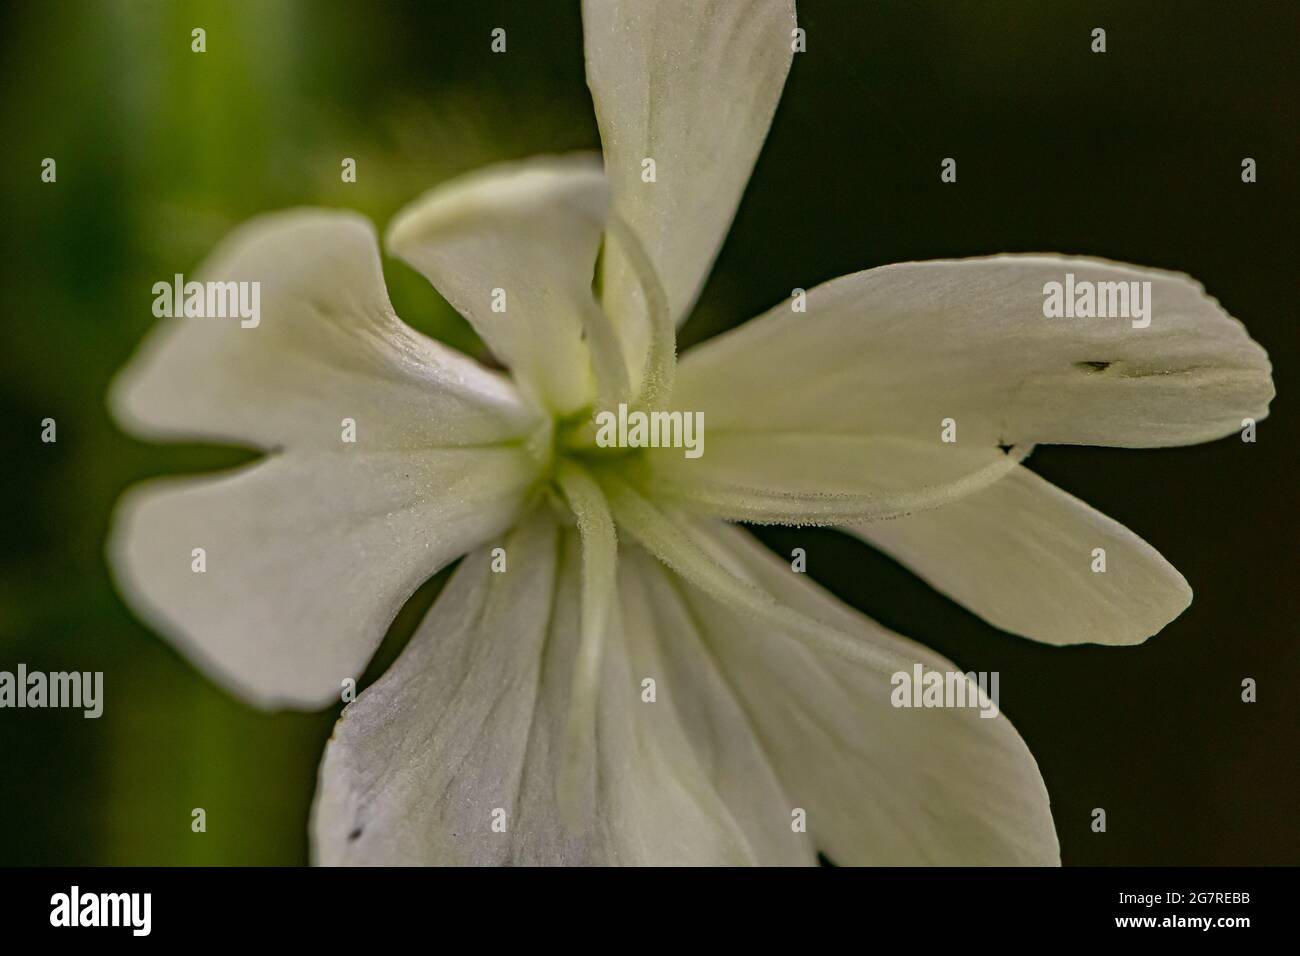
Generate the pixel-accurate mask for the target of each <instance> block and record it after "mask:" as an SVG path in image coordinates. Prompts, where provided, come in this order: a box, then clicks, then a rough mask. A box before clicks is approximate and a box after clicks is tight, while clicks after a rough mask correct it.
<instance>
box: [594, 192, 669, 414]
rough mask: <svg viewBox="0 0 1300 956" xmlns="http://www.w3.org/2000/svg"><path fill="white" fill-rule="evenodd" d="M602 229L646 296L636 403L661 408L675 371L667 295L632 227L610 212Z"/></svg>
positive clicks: (665, 403) (667, 396) (664, 402)
mask: <svg viewBox="0 0 1300 956" xmlns="http://www.w3.org/2000/svg"><path fill="white" fill-rule="evenodd" d="M605 228H606V230H607V231H608V232H609V233H610V234H611V235H612V236H614V238H615V239H617V240H618V243H619V247H620V248H621V249H622V250H623V255H624V256H625V257H626V259H627V261H628V264H629V265H630V266H631V267H632V271H633V272H634V273H635V274H636V278H637V283H638V284H639V285H640V287H641V294H642V295H644V296H645V304H646V318H647V320H648V321H649V323H650V343H649V348H647V349H646V356H645V365H644V367H643V368H642V372H641V388H640V391H639V392H638V395H637V401H636V404H639V405H641V406H643V407H645V408H663V407H665V406H666V405H667V404H668V399H669V397H670V396H671V395H672V391H673V376H674V375H675V374H676V371H677V329H676V328H675V327H674V326H673V316H672V313H671V312H670V311H669V309H668V296H667V294H666V293H665V292H664V288H663V286H662V285H661V284H660V282H659V273H658V272H656V271H655V267H654V263H652V262H651V261H650V257H649V256H648V255H647V254H646V251H645V247H644V246H643V245H641V240H640V239H639V238H637V234H636V233H635V232H634V231H633V230H632V227H631V226H629V225H628V224H627V223H626V222H624V221H623V219H622V218H621V217H620V216H619V215H618V213H611V214H610V217H609V222H607V223H606V224H605Z"/></svg>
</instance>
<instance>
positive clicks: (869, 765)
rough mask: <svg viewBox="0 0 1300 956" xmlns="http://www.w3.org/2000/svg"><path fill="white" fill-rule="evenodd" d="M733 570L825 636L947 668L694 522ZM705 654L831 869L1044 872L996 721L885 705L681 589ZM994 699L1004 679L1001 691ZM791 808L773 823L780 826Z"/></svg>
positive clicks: (863, 673)
mask: <svg viewBox="0 0 1300 956" xmlns="http://www.w3.org/2000/svg"><path fill="white" fill-rule="evenodd" d="M699 530H700V533H701V534H707V535H708V536H709V537H711V538H712V539H713V541H714V543H715V545H716V547H717V548H718V549H719V550H725V552H726V553H728V554H729V555H730V556H731V559H732V565H733V566H732V568H731V570H732V571H733V572H734V573H737V574H743V575H745V576H746V577H748V578H749V579H750V580H751V581H752V582H753V583H754V585H755V586H757V587H761V588H763V589H765V590H767V591H769V592H770V593H771V594H772V595H773V596H774V597H775V598H776V599H777V600H779V601H781V602H782V603H783V604H785V605H787V606H789V607H792V608H794V609H795V610H797V611H799V612H802V613H803V614H806V615H808V616H810V617H814V618H817V619H818V620H821V621H822V622H823V623H825V624H826V625H828V626H832V627H835V628H837V629H840V630H846V631H851V632H853V633H855V634H858V635H861V637H862V639H863V640H869V641H872V642H875V643H877V644H879V645H881V646H882V649H887V650H888V651H889V652H890V653H891V654H896V655H899V656H903V657H906V658H909V659H911V660H913V661H915V662H919V663H920V664H921V665H922V666H923V667H925V668H927V669H932V670H938V671H954V670H956V669H957V668H956V667H955V665H953V664H951V663H950V662H948V661H946V660H944V659H943V658H941V657H939V656H938V655H936V654H933V653H932V652H930V651H928V650H926V649H925V648H923V647H920V646H919V645H917V644H914V643H913V642H911V641H908V640H905V639H904V638H901V637H899V636H898V635H896V634H893V633H891V632H890V631H887V630H885V629H884V628H882V627H880V626H879V625H877V624H875V623H874V622H872V621H870V620H869V619H867V618H865V617H864V616H862V615H861V614H858V613H857V612H856V611H853V610H852V609H850V608H848V607H845V606H844V605H842V604H840V603H839V602H837V601H835V599H834V598H832V597H831V596H829V595H828V594H826V592H824V591H823V590H822V589H821V588H819V587H818V586H817V585H815V584H812V583H810V582H809V581H808V579H807V576H806V575H801V574H795V573H792V572H791V571H790V568H789V567H788V566H787V565H786V564H784V563H783V562H782V561H780V560H779V559H778V558H776V556H775V555H773V554H772V553H771V552H769V551H767V550H766V549H765V548H763V547H762V546H761V545H760V544H758V543H757V542H756V541H754V539H753V538H752V537H751V536H749V535H748V534H747V533H745V532H744V531H742V530H740V529H737V528H733V527H729V526H727V525H723V524H721V523H718V522H711V521H710V522H704V521H701V522H700V523H699ZM681 591H682V593H683V594H684V595H685V597H686V600H687V603H688V604H689V605H690V607H691V609H692V611H693V613H694V616H695V620H696V621H697V623H698V626H699V629H700V632H701V633H702V634H703V635H704V637H705V640H706V642H707V644H708V647H709V650H710V653H711V654H712V655H713V656H714V658H715V659H716V661H717V663H718V667H719V669H720V671H721V672H722V673H723V674H724V675H725V677H726V679H727V681H728V683H729V685H730V686H731V687H732V688H733V689H734V690H735V692H736V695H737V697H738V698H739V700H740V702H741V705H742V706H743V708H744V711H745V713H746V714H747V716H748V717H749V720H750V721H751V722H752V725H753V727H754V730H755V732H756V734H757V736H758V738H759V740H760V741H761V742H762V746H763V749H764V751H765V753H766V754H767V757H768V758H769V759H770V760H771V761H772V764H773V766H774V767H775V768H776V771H777V774H778V776H779V779H780V783H781V786H782V787H783V789H784V792H785V794H786V796H787V798H788V800H789V801H790V805H791V809H793V808H802V809H804V810H805V811H806V812H807V826H808V832H809V833H811V834H812V836H813V839H814V841H815V843H816V844H817V847H818V848H819V849H820V850H822V851H823V852H825V853H826V854H827V855H828V856H829V857H830V858H831V860H833V861H834V862H836V863H840V864H851V865H876V864H886V865H889V864H895V865H896V864H905V865H911V864H944V865H986V864H994V865H1007V864H1010V865H1024V864H1034V865H1048V864H1052V865H1054V864H1057V863H1058V862H1059V849H1058V845H1057V840H1056V833H1055V831H1054V829H1053V825H1052V818H1051V813H1050V810H1049V806H1048V795H1047V791H1046V789H1045V788H1044V786H1043V781H1042V778H1041V776H1040V775H1039V772H1038V767H1037V765H1036V764H1035V762H1034V759H1033V756H1032V755H1031V754H1030V753H1029V750H1028V748H1026V746H1025V744H1024V742H1023V741H1022V740H1021V739H1020V736H1019V735H1018V734H1017V733H1016V731H1015V729H1014V728H1013V727H1012V726H1011V723H1010V722H1009V721H1008V720H1007V718H1006V717H1005V716H1004V715H1002V714H1001V713H999V714H998V715H997V716H996V717H993V718H985V717H981V716H980V711H979V710H978V709H975V708H934V709H922V708H895V707H893V706H892V705H891V702H890V695H891V690H892V688H891V680H890V675H889V674H887V673H883V672H881V671H879V670H876V669H873V668H868V667H854V666H846V665H845V663H844V661H843V660H842V659H841V658H839V657H833V656H830V655H828V654H826V653H824V652H821V651H818V650H816V649H814V648H811V647H809V646H808V645H807V644H804V643H801V642H800V641H797V640H794V639H792V638H791V637H790V636H788V635H786V634H783V633H781V632H779V631H777V630H772V629H770V628H768V629H756V628H755V627H754V626H753V622H752V621H751V620H750V619H749V618H747V617H743V616H741V615H738V614H736V613H735V612H734V611H733V610H731V609H730V608H728V607H726V606H725V605H722V604H719V603H718V602H717V601H716V600H714V599H713V598H712V597H709V596H707V595H705V594H703V593H702V592H700V591H698V590H695V589H694V588H692V587H691V586H689V585H685V584H683V585H682V586H681ZM1002 686H1003V688H1004V689H1005V687H1006V683H1005V682H1003V684H1002ZM789 820H790V816H789V812H788V811H787V815H786V817H785V820H784V821H783V823H782V825H784V826H786V827H787V828H788V827H789V825H790V824H789Z"/></svg>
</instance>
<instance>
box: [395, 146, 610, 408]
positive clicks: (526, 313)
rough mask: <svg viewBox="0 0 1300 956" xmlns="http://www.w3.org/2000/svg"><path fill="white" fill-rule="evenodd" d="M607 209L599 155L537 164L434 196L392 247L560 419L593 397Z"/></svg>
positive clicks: (492, 173)
mask: <svg viewBox="0 0 1300 956" xmlns="http://www.w3.org/2000/svg"><path fill="white" fill-rule="evenodd" d="M608 209H609V186H608V184H607V183H606V181H605V177H604V174H603V173H602V172H601V170H600V164H599V162H598V160H597V159H596V157H595V156H593V155H589V154H579V155H573V156H560V157H556V156H545V157H538V158H535V159H530V160H527V161H525V162H521V163H503V164H500V165H497V166H492V167H489V168H487V169H483V170H479V171H477V172H474V173H470V174H469V175H467V176H462V177H460V178H459V179H455V180H452V181H451V182H449V183H444V184H443V185H441V186H438V187H437V188H435V189H433V190H432V191H430V192H429V193H427V194H426V195H425V196H423V197H422V198H420V199H417V200H416V201H415V202H413V203H411V205H409V206H407V207H406V208H405V209H403V210H402V211H401V212H400V213H398V215H397V217H396V218H395V219H394V220H393V222H392V224H391V225H390V226H389V228H388V234H387V239H386V241H387V245H388V248H389V249H390V250H392V252H393V253H394V254H396V255H398V256H400V257H401V258H402V259H404V260H405V261H407V262H409V263H410V264H411V265H412V266H413V267H415V268H416V269H418V270H419V271H420V272H421V273H423V274H424V275H425V276H426V277H427V278H428V279H429V281H430V282H432V283H433V284H434V286H436V287H437V289H438V291H439V292H441V293H442V295H443V296H444V297H445V298H446V299H447V301H448V302H450V303H451V304H452V305H453V306H454V307H455V308H456V309H457V310H458V311H459V312H460V313H461V314H462V315H464V316H465V318H466V319H468V320H469V321H470V322H471V323H472V324H473V326H474V328H475V330H476V331H477V332H478V333H479V335H481V336H482V337H483V340H484V341H485V342H487V344H488V345H489V346H490V347H491V348H492V350H493V351H494V352H495V353H496V354H497V356H498V357H500V359H501V360H502V361H503V362H504V363H505V364H506V365H508V366H509V367H510V368H511V370H512V371H513V372H514V375H515V378H516V380H518V381H519V382H520V383H521V385H522V386H523V387H524V388H525V389H528V390H530V391H532V392H533V393H534V394H535V396H536V397H537V399H538V400H539V401H540V402H542V403H543V404H544V406H545V407H546V408H547V409H548V410H550V411H552V412H554V413H556V414H560V415H564V414H568V413H570V412H573V411H575V410H577V409H580V408H582V407H584V406H585V405H587V404H589V403H590V402H591V400H592V398H593V395H594V388H595V383H594V380H593V373H592V368H591V357H590V354H589V352H588V349H587V344H586V343H585V342H584V341H583V330H584V327H585V326H586V325H587V324H588V323H593V324H596V325H597V327H598V328H599V327H601V326H600V324H599V322H598V321H597V320H598V318H599V316H597V315H596V314H595V313H598V312H599V306H598V305H597V304H596V301H595V299H594V297H593V295H592V291H591V283H592V278H593V276H594V274H595V268H596V253H597V251H598V250H599V248H600V240H601V235H602V233H603V230H604V228H605V219H606V216H607V214H608ZM620 359H621V356H620ZM619 371H621V372H622V373H623V374H624V376H625V375H626V369H625V368H623V367H622V366H620V368H619Z"/></svg>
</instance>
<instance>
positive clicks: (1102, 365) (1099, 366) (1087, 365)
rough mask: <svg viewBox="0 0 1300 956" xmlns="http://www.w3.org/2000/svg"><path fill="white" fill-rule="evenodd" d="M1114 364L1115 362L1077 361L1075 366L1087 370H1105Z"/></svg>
mask: <svg viewBox="0 0 1300 956" xmlns="http://www.w3.org/2000/svg"><path fill="white" fill-rule="evenodd" d="M1113 364H1114V363H1113V362H1075V363H1074V367H1075V368H1077V369H1082V370H1083V371H1085V372H1104V371H1106V369H1108V368H1110V367H1111V365H1113Z"/></svg>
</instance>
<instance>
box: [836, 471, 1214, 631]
mask: <svg viewBox="0 0 1300 956" xmlns="http://www.w3.org/2000/svg"><path fill="white" fill-rule="evenodd" d="M846 530H848V531H849V532H851V533H852V534H855V535H857V536H858V537H859V538H861V539H863V540H864V541H867V542H869V543H870V544H873V545H875V546H876V547H878V548H880V549H881V550H882V551H884V552H886V553H887V554H889V555H891V556H892V557H894V558H896V559H897V560H898V561H900V562H902V563H903V564H905V565H906V566H907V567H909V568H911V569H912V570H913V571H915V572H916V573H917V574H919V575H920V576H921V577H922V578H924V579H925V580H926V581H928V582H930V584H932V585H933V586H934V587H935V588H937V589H938V590H940V591H942V592H943V593H944V594H947V595H948V596H949V597H951V598H952V599H953V600H955V601H958V602H959V603H961V604H964V605H965V606H966V607H968V608H970V609H971V610H972V611H974V612H975V613H976V614H978V615H980V616H981V617H982V618H984V619H985V620H986V621H988V622H989V623H990V624H993V625H995V626H997V627H1000V628H1002V629H1003V630H1005V631H1010V632H1011V633H1013V634H1019V635H1021V636H1023V637H1029V638H1033V639H1034V640H1037V641H1044V642H1046V643H1048V644H1079V643H1083V642H1092V643H1096V644H1138V643H1141V642H1142V641H1145V640H1146V639H1147V638H1148V637H1150V636H1151V635H1152V634H1155V633H1156V632H1157V631H1159V630H1160V629H1161V628H1163V627H1164V626H1165V625H1166V624H1168V623H1169V622H1170V621H1172V620H1173V619H1174V618H1175V617H1177V616H1178V615H1179V614H1181V613H1182V612H1183V610H1184V609H1185V608H1186V607H1187V605H1188V604H1190V603H1191V600H1192V590H1191V588H1190V587H1188V586H1187V582H1186V581H1185V580H1183V576H1182V575H1181V574H1179V573H1178V571H1177V570H1175V569H1174V567H1173V566H1172V565H1170V564H1169V562H1168V561H1166V560H1165V559H1164V558H1163V557H1161V556H1160V554H1159V553H1158V552H1157V551H1156V550H1155V549H1154V548H1152V547H1151V546H1150V545H1149V544H1147V543H1146V542H1145V541H1143V540H1142V539H1141V538H1139V537H1138V536H1137V535H1135V534H1134V533H1133V532H1131V531H1129V530H1128V529H1127V528H1125V527H1124V526H1123V525H1121V524H1119V523H1118V522H1115V521H1112V520H1111V519H1110V518H1108V517H1106V516H1105V515H1103V514H1101V513H1100V512H1098V511H1095V510H1093V509H1092V508H1090V507H1088V505H1086V504H1084V503H1083V502H1082V501H1079V500H1078V499H1077V498H1074V497H1072V496H1071V495H1068V494H1066V493H1065V492H1064V491H1062V490H1061V489H1059V488H1057V487H1056V486H1054V485H1052V484H1051V483H1050V482H1047V481H1044V480H1043V479H1042V478H1039V477H1038V476H1037V475H1035V474H1034V473H1033V472H1032V471H1030V470H1029V469H1027V468H1020V467H1017V468H1016V469H1015V471H1013V472H1012V473H1011V474H1010V475H1009V476H1008V477H1006V478H1003V479H1002V480H1000V481H998V482H996V483H994V484H993V485H991V486H989V487H988V488H985V489H983V490H982V491H978V492H976V493H974V494H972V495H970V496H969V497H967V498H963V499H961V500H960V501H956V502H953V503H952V504H947V505H944V506H943V507H941V508H938V509H935V510H934V511H927V512H924V513H920V514H913V515H909V516H907V517H904V518H899V519H897V520H895V521H880V522H872V523H863V524H857V525H853V526H850V527H848V528H846ZM1096 548H1101V549H1104V551H1105V554H1104V560H1105V565H1104V567H1105V571H1104V573H1103V572H1097V571H1094V570H1093V568H1094V565H1095V563H1096V561H1097V556H1096V555H1095V552H1094V549H1096Z"/></svg>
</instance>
